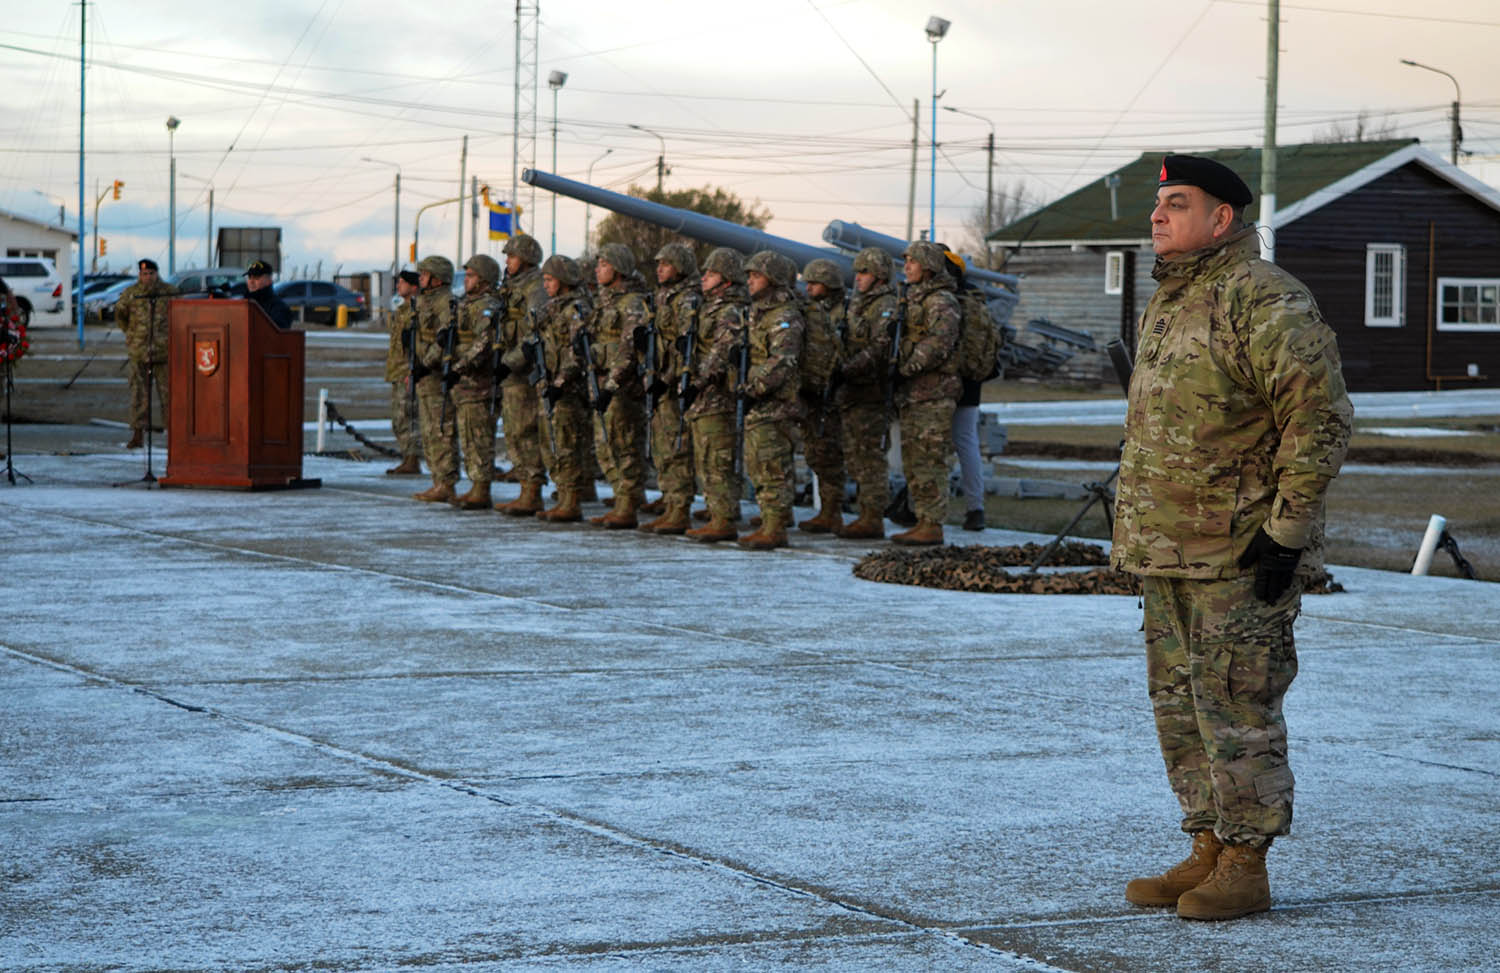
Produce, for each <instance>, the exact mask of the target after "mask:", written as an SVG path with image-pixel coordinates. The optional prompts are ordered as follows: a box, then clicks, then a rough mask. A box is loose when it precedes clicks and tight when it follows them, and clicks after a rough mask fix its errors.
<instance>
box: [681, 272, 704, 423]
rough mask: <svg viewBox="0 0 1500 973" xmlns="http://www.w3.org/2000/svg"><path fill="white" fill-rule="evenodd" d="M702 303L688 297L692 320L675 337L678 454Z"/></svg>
mask: <svg viewBox="0 0 1500 973" xmlns="http://www.w3.org/2000/svg"><path fill="white" fill-rule="evenodd" d="M702 303H703V302H702V298H700V297H699V296H698V295H697V294H689V295H688V309H689V310H691V311H692V312H693V314H692V319H691V320H690V321H689V322H688V329H687V331H686V333H684V334H680V335H678V336H677V351H678V354H680V355H681V356H682V371H681V372H679V373H678V375H677V445H676V447H675V448H676V449H677V450H678V451H679V452H681V450H682V437H683V432H684V428H683V427H684V423H685V422H686V421H687V419H686V416H687V410H688V406H689V405H690V404H691V403H690V402H689V401H688V396H689V390H690V389H691V388H692V386H693V351H694V349H695V347H696V346H697V342H698V307H699V305H700V304H702Z"/></svg>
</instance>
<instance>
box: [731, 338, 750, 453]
mask: <svg viewBox="0 0 1500 973" xmlns="http://www.w3.org/2000/svg"><path fill="white" fill-rule="evenodd" d="M734 356H735V383H734V476H735V480H736V481H738V480H739V478H740V477H741V476H743V475H744V472H745V456H744V453H745V399H746V396H747V395H748V394H749V393H747V392H746V390H745V385H746V384H747V383H748V382H749V380H750V326H749V325H748V324H747V325H745V327H744V328H743V329H742V330H741V331H740V341H739V345H738V346H737V347H736V348H735V350H734Z"/></svg>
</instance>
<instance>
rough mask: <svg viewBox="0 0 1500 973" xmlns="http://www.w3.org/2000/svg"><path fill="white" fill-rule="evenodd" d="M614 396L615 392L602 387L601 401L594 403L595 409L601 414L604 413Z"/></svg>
mask: <svg viewBox="0 0 1500 973" xmlns="http://www.w3.org/2000/svg"><path fill="white" fill-rule="evenodd" d="M614 397H615V393H613V392H611V391H610V390H609V389H600V390H599V401H597V402H595V403H594V411H595V412H597V413H599V414H600V415H601V416H602V415H604V412H605V410H606V409H608V408H609V403H610V401H611V400H612V399H613V398H614Z"/></svg>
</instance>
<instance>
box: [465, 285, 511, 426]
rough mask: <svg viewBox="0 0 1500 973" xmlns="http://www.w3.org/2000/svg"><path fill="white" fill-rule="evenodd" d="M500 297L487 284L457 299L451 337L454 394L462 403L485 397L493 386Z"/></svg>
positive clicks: (490, 392) (489, 393)
mask: <svg viewBox="0 0 1500 973" xmlns="http://www.w3.org/2000/svg"><path fill="white" fill-rule="evenodd" d="M502 313H503V312H502V309H501V306H500V296H499V295H498V294H496V293H495V292H494V291H492V290H490V289H489V288H488V287H486V288H485V289H484V290H482V291H476V292H475V293H472V294H465V295H464V296H463V297H461V298H459V301H458V333H457V334H456V335H454V337H453V371H454V372H456V373H457V374H458V385H457V386H455V387H454V395H455V396H456V397H457V398H458V399H461V400H463V401H464V402H471V401H474V400H475V399H488V398H489V397H490V396H491V394H492V393H493V392H494V387H495V359H494V349H495V329H496V327H497V325H498V323H499V317H500V315H501V314H502Z"/></svg>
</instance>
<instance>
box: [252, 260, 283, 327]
mask: <svg viewBox="0 0 1500 973" xmlns="http://www.w3.org/2000/svg"><path fill="white" fill-rule="evenodd" d="M245 286H246V287H247V288H248V289H249V293H248V295H247V296H248V297H249V298H250V300H252V301H254V302H255V303H256V304H259V305H260V309H261V310H262V311H265V312H266V316H267V317H268V318H270V319H271V323H272V324H274V325H276V327H278V328H280V329H281V330H283V331H285V330H287V329H288V328H290V327H291V326H292V309H291V308H289V307H287V306H286V302H285V301H283V300H282V299H281V298H279V297H277V296H276V292H275V291H274V290H272V289H271V265H270V264H268V263H266V262H265V261H264V260H252V261H250V266H248V267H246V268H245Z"/></svg>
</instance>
